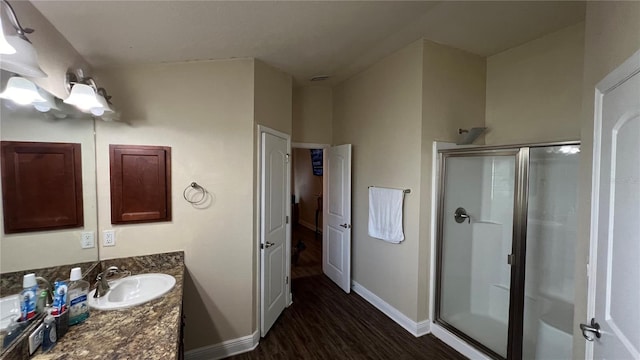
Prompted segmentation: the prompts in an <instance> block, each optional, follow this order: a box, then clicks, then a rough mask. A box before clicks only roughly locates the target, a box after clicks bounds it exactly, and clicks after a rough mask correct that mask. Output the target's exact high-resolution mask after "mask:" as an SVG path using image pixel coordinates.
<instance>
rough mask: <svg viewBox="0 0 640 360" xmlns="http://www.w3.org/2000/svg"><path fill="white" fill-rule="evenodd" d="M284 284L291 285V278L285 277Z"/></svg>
mask: <svg viewBox="0 0 640 360" xmlns="http://www.w3.org/2000/svg"><path fill="white" fill-rule="evenodd" d="M284 283H285V284H287V285H289V277H288V276H285V277H284Z"/></svg>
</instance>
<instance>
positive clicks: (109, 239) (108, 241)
mask: <svg viewBox="0 0 640 360" xmlns="http://www.w3.org/2000/svg"><path fill="white" fill-rule="evenodd" d="M102 235H103V236H104V237H103V243H102V245H104V246H116V232H115V231H113V230H105V231H103V232H102Z"/></svg>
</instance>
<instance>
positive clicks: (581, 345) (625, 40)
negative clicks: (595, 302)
mask: <svg viewBox="0 0 640 360" xmlns="http://www.w3.org/2000/svg"><path fill="white" fill-rule="evenodd" d="M584 50H585V56H584V80H583V84H584V86H583V87H582V92H581V94H582V112H581V114H582V116H581V118H580V120H581V121H580V125H581V126H580V129H581V137H582V146H581V154H582V156H581V160H580V183H579V190H578V191H579V204H578V205H579V206H578V208H579V209H580V212H579V214H578V215H579V225H578V244H577V247H576V284H575V291H576V301H575V316H574V326H573V329H574V334H573V339H574V342H573V344H574V348H573V358H574V359H584V351H585V340H584V339H583V338H582V334H581V333H580V331H579V327H578V324H579V323H580V322H586V321H587V315H586V314H587V310H586V309H587V277H586V264H587V259H588V256H589V241H590V240H589V228H590V224H591V221H590V209H591V176H592V169H591V161H592V152H593V114H594V109H593V104H594V91H595V86H596V84H597V83H598V82H599V81H600V80H602V79H603V78H604V77H605V76H606V75H607V74H609V73H610V72H611V71H613V70H614V69H615V68H616V67H618V66H619V65H620V64H622V63H623V62H624V61H625V60H626V59H627V58H629V57H630V56H631V55H632V54H633V53H635V52H636V51H638V50H640V2H631V1H629V2H588V3H587V15H586V25H585V46H584Z"/></svg>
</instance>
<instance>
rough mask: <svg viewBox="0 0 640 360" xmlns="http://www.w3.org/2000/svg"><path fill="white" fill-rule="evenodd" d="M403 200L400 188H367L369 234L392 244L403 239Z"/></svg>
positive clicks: (402, 192)
mask: <svg viewBox="0 0 640 360" xmlns="http://www.w3.org/2000/svg"><path fill="white" fill-rule="evenodd" d="M403 201H404V191H402V190H397V189H385V188H376V187H370V188H369V236H371V237H374V238H378V239H382V240H384V241H388V242H390V243H394V244H398V243H399V242H401V241H402V240H404V233H403V231H402V207H403V206H402V202H403Z"/></svg>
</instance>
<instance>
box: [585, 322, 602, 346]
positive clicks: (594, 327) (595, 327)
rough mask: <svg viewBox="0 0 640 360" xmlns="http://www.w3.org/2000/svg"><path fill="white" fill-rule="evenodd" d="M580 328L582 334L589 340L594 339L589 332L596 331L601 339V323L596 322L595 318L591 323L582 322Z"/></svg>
mask: <svg viewBox="0 0 640 360" xmlns="http://www.w3.org/2000/svg"><path fill="white" fill-rule="evenodd" d="M580 330H582V336H583V337H584V338H585V339H587V341H593V340H594V339H593V336H589V335H587V333H594V334H596V337H597V338H598V339H600V336H601V335H600V324H598V323H597V322H596V319H595V318H592V319H591V324H589V325H587V324H580Z"/></svg>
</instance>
